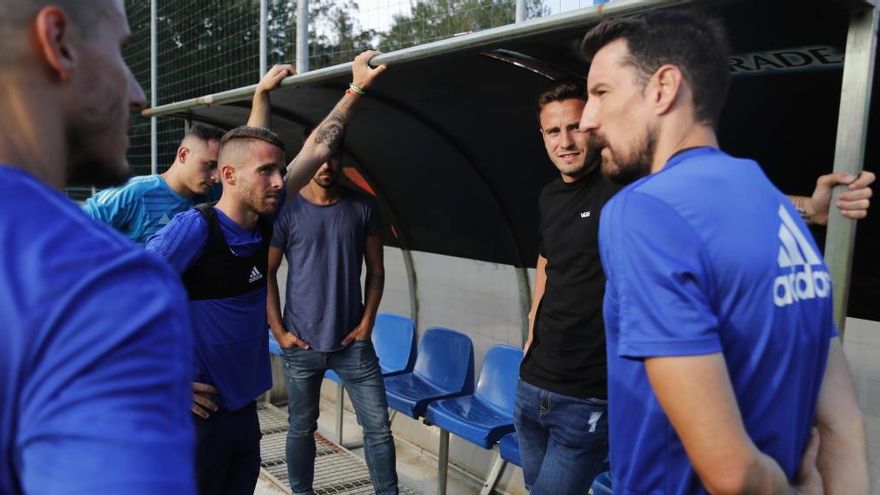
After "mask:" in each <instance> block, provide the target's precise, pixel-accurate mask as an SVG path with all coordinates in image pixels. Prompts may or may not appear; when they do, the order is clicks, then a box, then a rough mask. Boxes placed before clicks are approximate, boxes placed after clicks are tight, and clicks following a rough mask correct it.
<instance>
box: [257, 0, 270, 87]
mask: <svg viewBox="0 0 880 495" xmlns="http://www.w3.org/2000/svg"><path fill="white" fill-rule="evenodd" d="M268 2H269V0H260V73H259V74H258V75H257V77H263V74H265V73H266V69H268V67H267V66H266V65H267V61H268V56H269V51H268V50H269V26H268V24H269V5H268Z"/></svg>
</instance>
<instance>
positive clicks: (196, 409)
mask: <svg viewBox="0 0 880 495" xmlns="http://www.w3.org/2000/svg"><path fill="white" fill-rule="evenodd" d="M375 54H376V52H373V51H368V52H364V53H362V54H360V55H358V57H357V58H355V60H354V63H353V64H352V79H353V82H354V84H356V85H358V86H360V87H361V88H366V87H368V86H369V85H370V84H371V82H372V80H373V78H375V77H376V76H377V75H378V74H379V73H381V72H382V71H383V70H384V68H385V67H384V66H379V67H377V68H375V69H373V68H371V67H370V66H369V61H370V59H371V58H372V57H373V56H374V55H375ZM283 77H284V74H280V73H279V74H278V78H280V79H283ZM280 79H279V80H280ZM359 98H360V95H359V94H357V93H354V92H347V93H346V94H345V95H344V96H343V97H342V99H341V100H340V101H339V103H338V104H337V105H336V107H334V108H333V110H332V111H331V112H330V114H329V115H328V116H327V118H326V119H325V120H324V121H323V122H321V123H320V124H319V125H318V126H317V128H316V129H315V132H314V133H313V134H312V136H310V137H309V139H308V140H306V143H305V144H304V145H303V148H302V150H301V151H300V152H299V154H297V156H296V157H295V158H294V159H293V161H292V162H291V163H290V165H289V166H288V172H287V177H286V178H282V176H281V170H282V168H283V167H284V150H283V146H284V145H283V143H282V141H281V140H280V139H279V138H278V137H277V136H276V135H275V134H274V133H273V132H272V131H269V130H267V129H261V128H255V127H239V128H236V129H233V130H231V131H229V132H228V133H227V134H226V135H225V136H224V137H223V139H222V140H221V143H220V155H219V164H220V179H221V182H222V184H223V194H222V195H221V197H220V201H219V202H218V203H217V205H216V206H214V207H211V206H204V207H199V208H197V209H193V210H189V211H186V212H184V213H181V214H179V215H177V216H176V217H174V218H173V219H172V220H171V222H170V223H169V224H168V225H166V226H165V227H164V228H163V229H162V230H160V231H159V232H157V233H156V234H155V235H154V236H153V237H151V238H150V239H149V240H148V241H147V246H146V248H147V250H148V251H152V252H155V253H156V254H158V255H160V256H161V257H163V258H165V259H166V260H167V261H168V262H169V263H170V264H171V265H172V266H173V267H174V268H175V269H176V270H177V271H178V272H179V273H181V275H182V277H183V281H184V285H185V286H186V289H187V291H188V293H189V300H190V310H191V312H192V321H193V333H194V336H195V352H194V360H195V366H196V375H195V378H194V380H195V381H194V383H193V392H194V395H193V403H192V411H193V413H194V414H195V415H196V416H194V421H195V424H196V437H197V446H196V474H197V479H198V485H199V492H200V493H202V494H213V493H228V494H239V493H240V494H245V493H247V494H250V493H253V490H254V486H255V485H256V481H257V477H258V475H259V470H260V445H259V440H260V427H259V422H258V418H257V411H256V404H255V403H254V399H256V398H257V396H259V395H260V394H261V393H263V392H264V391H266V390H267V389H269V388H270V387H271V375H270V371H269V355H268V352H267V351H266V349H267V348H268V342H267V341H268V335H267V333H266V328H267V326H268V321H267V318H266V267H267V263H268V253H269V241H270V238H271V232H272V226H271V224H269V222H267V221H266V219H265V217H266V216H268V215H271V214H274V213H275V211H276V210H277V208H278V206H279V204H280V203H281V199H282V198H281V195H282V194H283V188H284V187H286V188H287V191H288V194H290V191H298V190H299V189H301V188H302V187H303V186H304V185H305V184H306V183H307V182H308V181H309V179H310V178H311V177H312V175H313V174H314V173H315V171H316V170H317V169H318V167H319V166H320V165H321V164H322V163H324V162H325V161H327V159H328V158H329V157H330V156H331V154H333V153H334V152H336V151H337V150H338V149H339V147H340V145H341V137H342V133H343V130H344V127H345V125H346V122H347V121H348V118H349V115H350V113H351V111H352V109H353V106H354V105H355V103H356V102H357V101H358V99H359Z"/></svg>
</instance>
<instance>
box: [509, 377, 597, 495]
mask: <svg viewBox="0 0 880 495" xmlns="http://www.w3.org/2000/svg"><path fill="white" fill-rule="evenodd" d="M513 422H514V426H516V435H517V438H518V439H519V453H520V457H521V458H522V469H523V480H524V481H525V485H526V488H527V489H528V490H531V493H532V494H534V495H585V494H586V493H587V492H588V491H589V490H590V485H591V484H592V483H593V479H594V478H595V477H596V475H597V474H599V473H601V472H602V471H605V470H607V468H608V467H607V463H606V459H607V458H608V403H607V402H606V401H604V400H600V399H581V398H577V397H571V396H568V395H562V394H557V393H554V392H550V391H549V390H544V389H542V388H540V387H536V386H534V385H531V384H529V383H526V382H524V381H522V380H520V382H519V385H518V386H517V390H516V406H515V407H514V412H513Z"/></svg>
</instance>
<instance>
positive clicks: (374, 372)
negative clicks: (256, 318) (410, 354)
mask: <svg viewBox="0 0 880 495" xmlns="http://www.w3.org/2000/svg"><path fill="white" fill-rule="evenodd" d="M340 160H341V156H340V154H339V153H337V154H336V155H335V156H334V157H332V158H331V159H330V161H329V162H328V163H325V164H324V165H322V166H321V168H320V169H318V172H317V173H316V174H315V176H314V177H313V179H312V181H311V182H310V183H309V184H308V185H307V186H305V187H304V188H303V189H301V190H300V191H299V194H297V195H294V196H293V197H292V198H291V199H290V200H289V201H288V203H287V204H286V205H285V206H284V208H283V209H282V210H281V213H280V215H279V217H278V220H277V221H276V222H275V232H274V235H273V237H272V243H271V247H270V248H269V298H268V299H269V304H268V313H269V324H270V325H271V327H272V333H273V334H274V335H275V338H276V339H277V340H278V343H279V344H280V345H281V348H282V349H283V353H284V372H285V375H286V377H287V386H288V393H289V396H290V404H291V405H292V406H295V407H290V408H289V416H290V429H289V431H288V434H287V465H288V474H289V477H290V487H291V489H292V490H293V493H295V494H311V493H313V491H312V481H313V479H314V470H315V441H314V436H313V435H314V432H315V430H316V429H317V421H318V401H319V398H320V390H321V380H322V379H323V377H324V372H325V371H326V370H327V369H332V370H334V371H335V372H336V373H337V374H338V375H339V376H340V377H341V378H342V380H343V383H344V384H345V387H346V388H347V389H348V392H349V395H350V396H351V401H352V404H353V405H354V408H355V411H356V412H357V417H358V422H359V423H360V424H361V426H363V429H364V450H365V454H366V455H365V457H366V459H367V466H368V467H369V471H370V478H371V479H372V481H373V488H374V489H375V491H376V493H378V494H396V493H397V473H396V469H395V453H394V440H393V438H392V436H391V423H390V421H389V419H388V405H387V403H386V400H385V384H384V382H383V381H382V373H381V370H380V368H379V360H378V359H377V357H376V352H375V350H374V349H373V344H372V341H371V340H370V334H371V333H372V330H373V323H374V321H375V319H376V311H377V310H378V308H379V301H380V300H381V299H382V289H383V286H384V278H385V268H384V265H383V260H382V238H381V233H380V229H381V224H380V222H379V213H378V210H377V207H376V202H375V201H374V200H373V198H371V197H369V196H367V195H365V194H362V193H360V192H357V191H354V190H352V189H350V188H347V187H343V186H342V185H340V184H339V182H338V178H339V174H340V170H341V161H340ZM282 254H284V255H285V256H287V263H288V267H289V269H288V276H287V293H286V297H285V299H286V301H285V302H286V304H285V308H284V315H283V317H282V313H281V304H280V297H279V293H278V280H277V272H278V267H279V265H280V264H281V257H282ZM364 260H366V266H367V274H366V283H365V286H366V287H365V293H366V294H365V295H366V297H365V298H364V299H363V300H362V298H361V296H362V294H361V287H360V278H361V265H362V263H363V261H364Z"/></svg>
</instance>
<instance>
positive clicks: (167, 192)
mask: <svg viewBox="0 0 880 495" xmlns="http://www.w3.org/2000/svg"><path fill="white" fill-rule="evenodd" d="M194 204H195V200H194V199H193V198H186V197H184V196H181V195H180V194H177V193H176V192H175V191H174V189H171V187H170V186H169V185H168V183H167V182H165V179H163V178H162V177H161V176H159V175H144V176H139V177H132V178H131V179H129V181H128V182H127V183H126V184H125V185H124V186H121V187H114V188H110V189H104V190H102V191H101V192H99V193H98V194H96V195H95V196H94V197H91V198H89V199H87V200H86V202H85V203H83V211H85V212H86V213H87V214H88V215H89V216H90V217H92V218H94V219H95V220H98V221H100V222H102V223H104V224H107V225H109V226H111V227H113V228H115V229H116V230H118V231H120V232H122V234H123V235H124V236H126V237H128V238H129V239H131V240H132V241H134V242H136V243H138V244H145V243H146V242H147V239H148V238H149V237H150V236H151V235H153V234H155V233H156V232H157V231H158V230H159V229H161V228H162V227H164V226H165V225H166V224H167V223H168V222H170V221H171V219H172V218H174V215H176V214H178V213H180V212H182V211H186V210H188V209H190V208H192V207H193V205H194Z"/></svg>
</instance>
